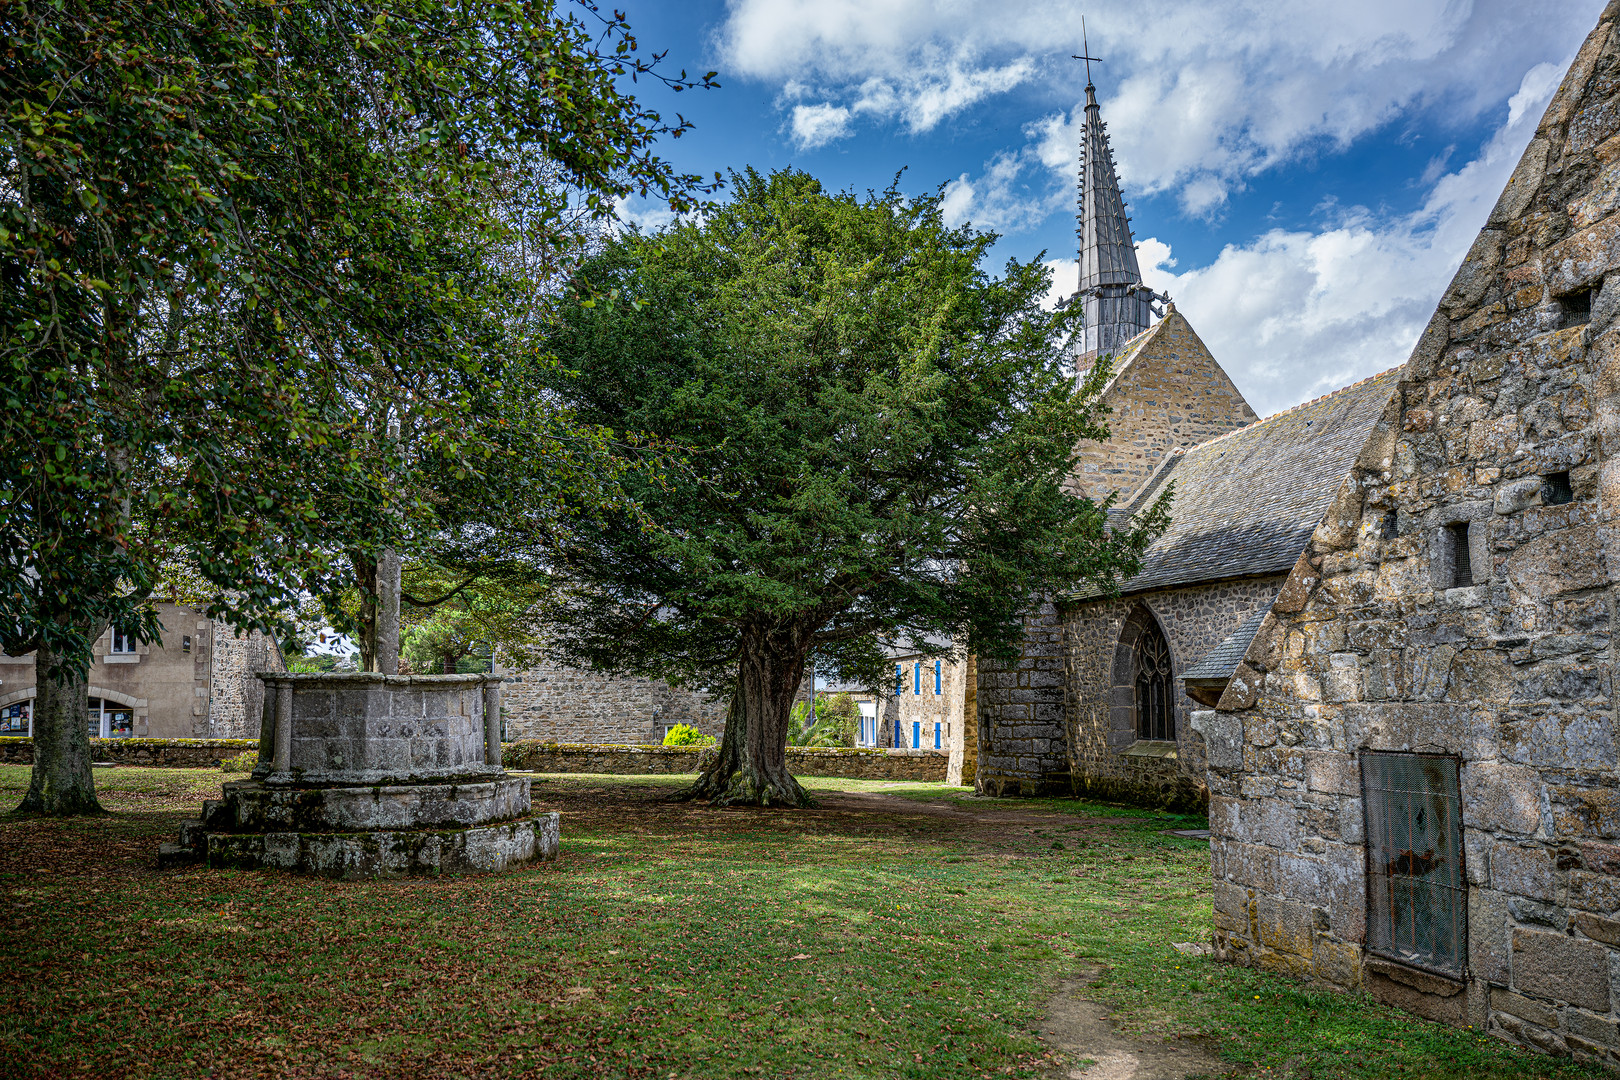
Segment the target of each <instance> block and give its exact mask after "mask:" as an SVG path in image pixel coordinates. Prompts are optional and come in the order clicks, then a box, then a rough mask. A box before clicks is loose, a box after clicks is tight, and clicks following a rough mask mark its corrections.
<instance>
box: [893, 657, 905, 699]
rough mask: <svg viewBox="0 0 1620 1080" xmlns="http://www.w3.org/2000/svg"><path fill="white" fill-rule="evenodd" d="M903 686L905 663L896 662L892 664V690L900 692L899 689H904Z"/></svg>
mask: <svg viewBox="0 0 1620 1080" xmlns="http://www.w3.org/2000/svg"><path fill="white" fill-rule="evenodd" d="M905 686H906V668H905V665H904V664H896V665H894V692H895V693H896V694H898V693H900V691H902V690H904V689H905Z"/></svg>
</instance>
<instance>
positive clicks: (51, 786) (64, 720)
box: [16, 648, 107, 817]
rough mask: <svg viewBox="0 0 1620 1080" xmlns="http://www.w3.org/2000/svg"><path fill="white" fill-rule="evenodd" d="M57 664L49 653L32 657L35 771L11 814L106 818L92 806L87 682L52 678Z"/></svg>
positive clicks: (98, 806)
mask: <svg viewBox="0 0 1620 1080" xmlns="http://www.w3.org/2000/svg"><path fill="white" fill-rule="evenodd" d="M56 661H57V657H56V655H55V654H54V653H52V652H50V651H49V650H48V649H43V648H42V649H39V650H38V651H36V652H35V654H34V670H35V671H36V672H37V675H36V676H35V690H34V770H33V775H32V777H31V778H30V779H29V783H28V794H27V795H24V796H23V801H22V805H21V806H19V807H17V810H16V812H17V813H19V814H46V815H49V816H52V817H69V816H71V815H74V814H105V813H106V812H107V811H106V810H105V809H103V808H102V805H101V803H99V802H97V801H96V782H95V779H94V778H93V777H92V775H91V773H90V731H89V727H88V725H87V713H86V712H85V709H86V707H87V705H86V703H87V702H88V700H89V694H90V688H89V685H88V677H87V676H85V675H73V674H69V675H67V676H66V677H65V678H63V679H62V680H60V681H58V680H57V679H55V678H52V677H51V669H52V668H53V667H55V666H56Z"/></svg>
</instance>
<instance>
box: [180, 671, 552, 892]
mask: <svg viewBox="0 0 1620 1080" xmlns="http://www.w3.org/2000/svg"><path fill="white" fill-rule="evenodd" d="M259 677H260V678H261V679H263V680H264V683H265V706H264V722H263V727H262V734H261V737H260V744H259V761H258V764H257V766H256V767H255V768H254V770H253V773H252V776H251V778H250V779H248V780H242V781H235V782H231V783H227V784H225V785H224V797H223V798H221V799H210V800H208V801H207V802H205V803H203V810H202V815H201V818H200V820H198V821H192V822H187V823H185V824H184V825H182V826H181V829H180V839H179V842H178V843H174V844H164V845H162V846H161V847H160V849H159V852H158V859H159V862H160V864H162V865H178V864H182V863H188V862H199V861H201V862H206V863H207V864H208V865H210V866H221V867H225V866H229V867H239V868H255V867H271V868H275V869H282V870H292V871H297V872H302V873H309V874H319V875H323V876H328V877H343V878H369V877H394V876H400V875H408V874H439V873H464V872H489V871H496V870H504V869H506V868H507V867H510V866H518V865H522V864H523V863H527V862H532V861H536V860H545V859H552V858H555V857H556V854H557V837H558V820H557V815H556V814H555V813H549V814H542V815H534V814H532V813H531V812H530V803H529V781H528V778H527V777H517V776H510V775H508V774H507V773H505V772H503V771H502V770H501V765H500V754H501V743H500V680H499V678H497V677H495V676H489V675H397V676H396V675H379V674H373V673H362V674H355V675H278V674H268V675H260V676H259Z"/></svg>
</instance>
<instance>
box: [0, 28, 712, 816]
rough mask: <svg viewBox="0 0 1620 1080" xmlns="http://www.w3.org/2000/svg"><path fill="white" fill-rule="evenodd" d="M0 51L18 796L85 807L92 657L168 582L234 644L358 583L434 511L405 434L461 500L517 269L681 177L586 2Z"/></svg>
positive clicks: (163, 32) (473, 471)
mask: <svg viewBox="0 0 1620 1080" xmlns="http://www.w3.org/2000/svg"><path fill="white" fill-rule="evenodd" d="M0 48H3V50H4V53H5V62H4V63H3V64H0V649H4V651H6V652H7V653H10V654H12V655H22V654H25V653H27V652H29V651H33V652H34V654H35V656H36V658H37V672H38V684H37V685H38V691H37V693H38V696H37V698H36V707H35V717H34V733H35V736H34V770H33V781H32V784H31V787H30V789H29V791H28V794H27V796H26V798H25V799H24V801H23V804H22V809H23V810H25V811H31V812H39V813H49V814H72V813H90V812H96V811H98V810H99V806H98V804H97V801H96V798H95V791H94V785H93V782H92V779H91V772H90V761H89V758H90V754H89V742H88V738H87V731H86V725H85V713H84V700H85V687H86V679H85V676H86V672H87V669H88V667H89V664H90V663H91V660H92V648H93V646H94V644H95V642H96V640H97V638H98V637H99V636H100V635H101V634H102V632H103V631H104V630H105V629H106V627H107V626H108V625H109V624H115V625H117V626H118V627H119V628H120V629H122V630H124V631H125V632H128V633H131V634H132V635H133V636H135V637H136V638H137V639H140V640H156V637H157V634H158V630H159V628H158V626H157V621H156V616H155V614H154V611H153V607H152V604H151V599H152V595H153V589H154V587H155V584H156V581H157V577H158V573H159V567H160V566H161V565H163V564H164V563H165V562H167V561H175V562H180V563H183V564H185V565H186V566H187V567H188V568H189V569H190V570H192V571H194V572H195V573H196V574H197V575H198V576H199V577H200V579H202V580H204V581H206V582H207V584H208V586H209V587H210V588H211V589H212V590H214V591H213V594H212V596H213V601H212V603H211V604H210V607H211V613H212V614H214V615H217V616H220V617H223V618H226V619H228V620H229V621H230V622H232V623H233V624H235V625H236V626H238V627H242V628H259V629H265V630H274V629H276V628H277V627H278V626H285V625H286V623H287V622H288V616H289V615H290V614H291V612H292V610H293V609H294V607H295V605H296V602H297V601H298V599H299V597H300V596H301V595H302V594H304V593H306V592H314V593H321V592H324V591H326V590H329V589H332V588H335V587H339V585H346V584H348V580H349V579H348V577H346V576H345V575H344V574H343V573H342V572H341V571H342V569H343V568H342V567H341V566H336V567H335V566H334V563H335V561H337V560H339V558H340V557H341V555H342V554H343V553H346V552H353V551H356V550H358V551H361V552H363V553H369V552H372V551H375V550H377V549H378V548H379V547H381V546H387V545H392V544H394V543H395V542H396V541H397V537H396V536H393V535H390V533H391V531H398V526H396V524H395V523H399V522H405V521H409V520H413V516H412V513H411V511H412V510H413V507H412V506H410V505H405V504H407V503H410V502H412V501H413V500H414V501H420V500H421V499H422V498H424V496H422V495H420V494H419V492H418V491H417V489H416V488H415V487H413V486H412V485H404V484H401V483H400V482H399V477H400V476H401V475H402V470H403V469H404V468H406V467H408V466H409V464H410V463H409V462H408V461H405V460H403V458H402V454H401V453H400V452H398V450H397V444H396V443H395V442H394V441H393V440H391V439H388V438H387V437H386V436H387V431H388V428H389V423H388V419H389V417H390V416H397V415H399V414H401V413H402V412H405V411H408V412H409V414H410V415H411V416H412V417H413V418H414V419H415V421H416V422H417V423H419V424H420V425H422V426H423V427H424V428H431V429H432V430H433V431H434V432H436V433H437V435H436V437H435V438H434V439H433V440H432V442H431V448H430V449H431V452H432V454H433V455H435V459H436V460H442V461H446V462H448V463H449V465H448V466H447V467H449V468H451V469H452V471H454V472H455V474H456V475H457V476H460V477H463V478H466V479H467V480H468V482H469V483H472V482H476V480H477V471H478V462H479V461H481V460H485V459H486V457H487V454H486V453H485V451H486V450H487V448H483V449H481V448H480V447H478V446H476V445H473V446H469V445H468V443H469V442H470V441H472V440H474V439H476V433H474V432H470V431H469V429H470V428H472V427H474V425H469V424H466V423H464V422H460V421H459V419H458V418H459V416H460V414H461V413H462V411H463V410H464V409H465V408H466V407H467V403H468V401H469V400H470V398H471V394H472V392H473V390H474V389H476V388H480V387H484V386H487V385H488V384H489V383H490V381H491V380H492V379H498V378H499V377H500V362H501V360H502V358H504V357H511V356H519V355H522V354H524V352H525V351H526V350H525V347H524V343H523V342H522V341H520V340H515V339H514V338H515V335H521V334H522V333H524V332H525V327H527V326H529V324H530V322H531V320H529V317H528V312H527V310H526V305H528V304H531V303H532V295H533V294H534V292H535V291H536V290H537V288H538V285H537V284H536V283H535V282H533V281H531V282H530V283H529V286H528V288H526V289H525V288H521V287H516V288H515V287H513V285H512V281H511V279H512V277H513V276H514V275H517V276H520V277H521V276H523V275H527V274H531V271H532V270H533V267H531V265H530V263H531V262H532V261H533V260H531V259H530V258H529V256H530V255H531V253H533V252H536V251H539V252H555V251H556V250H557V249H558V248H559V247H560V246H564V245H565V242H566V237H567V236H569V235H571V234H572V233H575V232H577V230H574V229H573V228H572V226H573V225H574V223H575V222H576V221H577V218H578V217H579V215H581V214H583V215H585V216H586V217H589V216H591V215H601V214H605V213H608V212H609V211H610V210H611V207H612V205H613V202H614V200H615V199H616V198H618V197H620V196H623V195H625V194H629V193H633V192H639V193H642V194H648V193H652V194H655V195H662V196H664V197H667V198H669V199H670V200H671V201H672V202H673V203H675V204H676V205H677V206H680V205H683V204H684V203H685V202H686V201H687V200H688V197H689V196H690V195H692V194H693V192H694V189H695V188H696V187H697V186H698V181H697V179H696V178H694V177H688V176H682V175H678V174H676V173H675V172H674V171H673V170H672V169H671V168H670V167H669V165H668V164H667V163H666V162H664V161H663V160H661V159H660V158H659V157H658V156H657V155H656V154H655V153H654V150H653V144H654V142H655V140H656V139H657V138H658V137H659V136H660V135H662V134H672V133H673V134H678V133H679V131H680V130H681V129H682V128H683V127H684V121H682V122H678V123H675V124H670V123H666V122H665V121H663V120H662V119H661V118H660V117H659V115H658V114H657V113H655V112H651V111H649V110H647V109H645V108H643V107H642V106H641V105H639V104H638V103H637V102H636V100H635V99H634V98H633V97H631V96H629V95H628V94H627V93H625V90H626V89H627V86H626V85H625V82H627V80H628V79H629V78H630V77H634V76H638V75H653V76H654V77H656V73H655V72H653V71H652V69H651V67H650V62H649V61H643V60H641V59H638V54H637V53H636V51H635V48H636V47H635V39H634V37H633V36H632V35H631V33H630V31H629V27H628V26H627V25H626V24H625V23H624V21H623V20H622V18H621V17H619V16H618V15H603V14H601V13H599V12H598V11H597V9H596V7H595V5H594V4H592V3H589V2H581V3H574V4H570V3H566V2H564V3H563V6H562V9H561V10H559V8H558V5H557V3H553V2H551V0H407V2H404V3H383V4H362V3H354V2H350V0H276V2H268V0H13V2H8V3H5V4H0ZM621 80H624V81H621ZM669 81H671V82H673V83H674V84H675V85H677V86H681V87H684V86H687V85H695V84H700V83H703V82H707V81H708V79H707V77H703V78H700V79H697V80H688V79H686V78H685V77H684V73H683V75H682V76H680V77H677V78H675V79H673V80H669ZM512 251H519V252H522V253H523V256H524V257H523V258H522V259H521V260H516V261H514V260H513V259H512V258H510V253H511V252H512ZM542 261H544V260H542ZM544 272H545V270H544V268H542V270H541V276H543V273H544ZM514 298H516V299H514Z"/></svg>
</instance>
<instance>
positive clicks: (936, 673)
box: [934, 660, 940, 694]
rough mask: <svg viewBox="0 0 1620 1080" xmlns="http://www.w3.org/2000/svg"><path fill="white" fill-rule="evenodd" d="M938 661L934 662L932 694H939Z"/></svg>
mask: <svg viewBox="0 0 1620 1080" xmlns="http://www.w3.org/2000/svg"><path fill="white" fill-rule="evenodd" d="M939 678H940V661H938V660H935V661H934V693H936V694H937V693H939Z"/></svg>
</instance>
